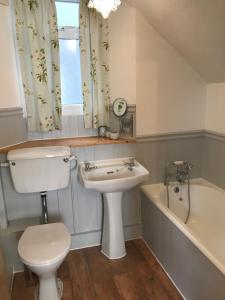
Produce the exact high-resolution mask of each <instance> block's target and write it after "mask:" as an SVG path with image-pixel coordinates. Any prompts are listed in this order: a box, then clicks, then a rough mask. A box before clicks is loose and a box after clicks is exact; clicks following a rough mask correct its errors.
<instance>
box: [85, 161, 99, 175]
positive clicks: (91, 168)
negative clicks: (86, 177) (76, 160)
mask: <svg viewBox="0 0 225 300" xmlns="http://www.w3.org/2000/svg"><path fill="white" fill-rule="evenodd" d="M97 168H98V167H97V166H95V165H92V164H91V163H90V162H89V161H85V162H84V169H85V172H87V171H91V170H94V169H97Z"/></svg>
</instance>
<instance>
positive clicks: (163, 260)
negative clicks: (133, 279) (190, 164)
mask: <svg viewBox="0 0 225 300" xmlns="http://www.w3.org/2000/svg"><path fill="white" fill-rule="evenodd" d="M141 191H142V200H141V207H142V220H143V238H144V240H145V241H146V243H147V244H148V246H149V247H150V248H151V250H152V251H153V253H154V255H155V256H156V258H157V259H158V260H159V262H160V264H161V265H162V267H163V268H164V269H165V271H166V272H167V274H168V275H169V277H170V278H171V280H172V281H173V282H174V284H175V285H176V286H177V288H178V289H179V291H180V292H181V294H182V295H183V297H184V298H185V299H188V300H214V299H215V300H220V299H221V300H222V299H223V300H224V299H225V276H224V275H225V191H224V190H222V189H220V188H218V187H217V186H215V185H213V184H211V183H209V182H207V181H206V180H203V179H195V180H192V181H191V185H190V193H191V197H190V215H189V219H188V221H187V223H186V224H185V220H186V217H187V214H188V193H187V185H180V184H177V183H172V184H171V185H170V187H169V203H168V198H167V191H166V188H165V186H164V185H163V184H152V185H144V186H142V187H141ZM168 206H169V207H168Z"/></svg>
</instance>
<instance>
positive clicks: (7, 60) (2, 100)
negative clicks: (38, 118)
mask: <svg viewBox="0 0 225 300" xmlns="http://www.w3.org/2000/svg"><path fill="white" fill-rule="evenodd" d="M0 28H1V30H0V45H1V50H0V66H1V68H0V90H1V93H0V108H6V107H15V106H20V93H19V86H18V78H17V71H16V59H15V52H14V46H13V37H12V28H11V20H10V15H9V7H8V6H3V5H0Z"/></svg>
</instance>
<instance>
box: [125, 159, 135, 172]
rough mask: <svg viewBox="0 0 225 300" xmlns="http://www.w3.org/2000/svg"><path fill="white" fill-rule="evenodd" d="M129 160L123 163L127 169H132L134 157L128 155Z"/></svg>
mask: <svg viewBox="0 0 225 300" xmlns="http://www.w3.org/2000/svg"><path fill="white" fill-rule="evenodd" d="M128 159H129V161H128V162H125V163H124V165H125V166H128V170H130V171H132V170H133V167H135V158H134V157H129V158H128Z"/></svg>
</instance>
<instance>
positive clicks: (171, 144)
mask: <svg viewBox="0 0 225 300" xmlns="http://www.w3.org/2000/svg"><path fill="white" fill-rule="evenodd" d="M202 142H203V137H201V136H199V134H197V135H196V136H195V134H193V137H185V136H184V137H181V136H180V137H179V136H178V137H175V138H172V139H171V136H165V137H164V138H163V139H161V140H152V141H145V142H140V143H138V144H137V151H136V157H137V160H138V161H140V162H141V163H142V164H143V165H145V166H146V167H147V168H148V169H149V171H150V174H151V176H150V182H151V183H157V182H163V180H164V172H165V166H166V164H167V163H168V162H169V161H174V160H186V161H189V162H191V163H193V164H194V168H193V169H192V171H191V176H192V177H195V178H196V177H201V176H202Z"/></svg>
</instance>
